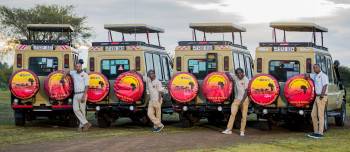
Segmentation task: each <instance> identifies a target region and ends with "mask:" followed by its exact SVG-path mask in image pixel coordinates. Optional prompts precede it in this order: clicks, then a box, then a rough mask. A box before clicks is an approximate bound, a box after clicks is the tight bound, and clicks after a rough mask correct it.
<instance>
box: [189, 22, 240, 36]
mask: <svg viewBox="0 0 350 152" xmlns="http://www.w3.org/2000/svg"><path fill="white" fill-rule="evenodd" d="M190 28H192V29H195V30H198V31H202V32H208V33H225V32H246V29H245V28H244V27H241V26H238V25H235V24H233V23H228V22H227V23H190Z"/></svg>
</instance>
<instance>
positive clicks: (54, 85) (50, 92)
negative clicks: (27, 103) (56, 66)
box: [44, 70, 73, 100]
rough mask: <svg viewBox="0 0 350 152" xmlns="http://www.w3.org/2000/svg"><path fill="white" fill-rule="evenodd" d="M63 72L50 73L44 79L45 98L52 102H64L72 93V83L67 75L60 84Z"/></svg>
mask: <svg viewBox="0 0 350 152" xmlns="http://www.w3.org/2000/svg"><path fill="white" fill-rule="evenodd" d="M63 75H64V72H63V71H61V70H59V71H55V72H51V73H50V74H49V76H47V78H46V79H45V82H44V86H45V92H46V94H47V96H49V97H50V98H51V99H53V100H64V99H66V98H68V97H69V96H70V95H71V94H72V93H73V81H72V77H70V76H69V75H68V76H67V77H66V78H65V79H64V82H63V83H62V82H61V79H62V77H63Z"/></svg>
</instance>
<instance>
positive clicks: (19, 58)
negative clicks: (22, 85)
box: [17, 54, 22, 68]
mask: <svg viewBox="0 0 350 152" xmlns="http://www.w3.org/2000/svg"><path fill="white" fill-rule="evenodd" d="M17 68H22V54H17Z"/></svg>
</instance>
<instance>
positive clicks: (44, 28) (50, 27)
mask: <svg viewBox="0 0 350 152" xmlns="http://www.w3.org/2000/svg"><path fill="white" fill-rule="evenodd" d="M27 29H28V30H29V31H37V32H73V31H74V29H73V27H72V26H71V25H69V24H28V25H27Z"/></svg>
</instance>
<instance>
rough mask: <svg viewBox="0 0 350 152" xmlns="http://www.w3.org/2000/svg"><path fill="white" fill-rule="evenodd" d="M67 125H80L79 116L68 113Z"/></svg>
mask: <svg viewBox="0 0 350 152" xmlns="http://www.w3.org/2000/svg"><path fill="white" fill-rule="evenodd" d="M65 121H66V125H67V126H68V127H72V128H73V127H78V126H79V120H78V118H77V117H76V116H75V114H74V113H73V112H72V113H68V114H67V116H66V120H65Z"/></svg>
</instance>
